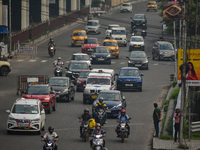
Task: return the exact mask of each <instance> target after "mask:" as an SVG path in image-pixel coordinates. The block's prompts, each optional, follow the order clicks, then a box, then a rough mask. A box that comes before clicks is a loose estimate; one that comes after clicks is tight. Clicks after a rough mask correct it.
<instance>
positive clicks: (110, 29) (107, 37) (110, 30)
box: [105, 24, 119, 39]
mask: <svg viewBox="0 0 200 150" xmlns="http://www.w3.org/2000/svg"><path fill="white" fill-rule="evenodd" d="M117 27H119V25H118V24H110V25H109V26H108V28H106V33H105V34H106V39H109V38H110V33H111V32H112V28H117Z"/></svg>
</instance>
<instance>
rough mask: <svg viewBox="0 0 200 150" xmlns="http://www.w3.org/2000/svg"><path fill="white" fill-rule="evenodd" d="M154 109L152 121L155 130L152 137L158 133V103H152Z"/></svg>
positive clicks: (159, 113)
mask: <svg viewBox="0 0 200 150" xmlns="http://www.w3.org/2000/svg"><path fill="white" fill-rule="evenodd" d="M153 105H154V108H155V109H154V111H153V122H154V127H155V130H156V135H155V136H154V137H158V135H159V122H160V120H161V112H160V109H159V108H158V104H157V103H154V104H153Z"/></svg>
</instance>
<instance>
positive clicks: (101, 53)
mask: <svg viewBox="0 0 200 150" xmlns="http://www.w3.org/2000/svg"><path fill="white" fill-rule="evenodd" d="M91 59H92V60H91V61H92V64H94V63H107V64H111V55H110V51H109V49H108V47H106V46H97V47H95V49H94V51H93V52H92V54H91Z"/></svg>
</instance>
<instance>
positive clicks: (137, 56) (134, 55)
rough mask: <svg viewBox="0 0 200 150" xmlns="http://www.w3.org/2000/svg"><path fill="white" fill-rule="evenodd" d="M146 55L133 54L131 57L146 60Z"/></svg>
mask: <svg viewBox="0 0 200 150" xmlns="http://www.w3.org/2000/svg"><path fill="white" fill-rule="evenodd" d="M145 57H146V54H145V53H137V52H136V53H134V52H132V53H131V55H130V58H145Z"/></svg>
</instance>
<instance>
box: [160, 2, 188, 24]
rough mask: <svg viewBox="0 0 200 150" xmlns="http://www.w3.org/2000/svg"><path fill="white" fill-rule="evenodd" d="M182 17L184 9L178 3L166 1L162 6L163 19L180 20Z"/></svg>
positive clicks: (183, 16)
mask: <svg viewBox="0 0 200 150" xmlns="http://www.w3.org/2000/svg"><path fill="white" fill-rule="evenodd" d="M184 18H185V14H184V9H183V7H182V6H181V5H180V4H179V3H168V4H167V5H166V6H163V20H182V19H184Z"/></svg>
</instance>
